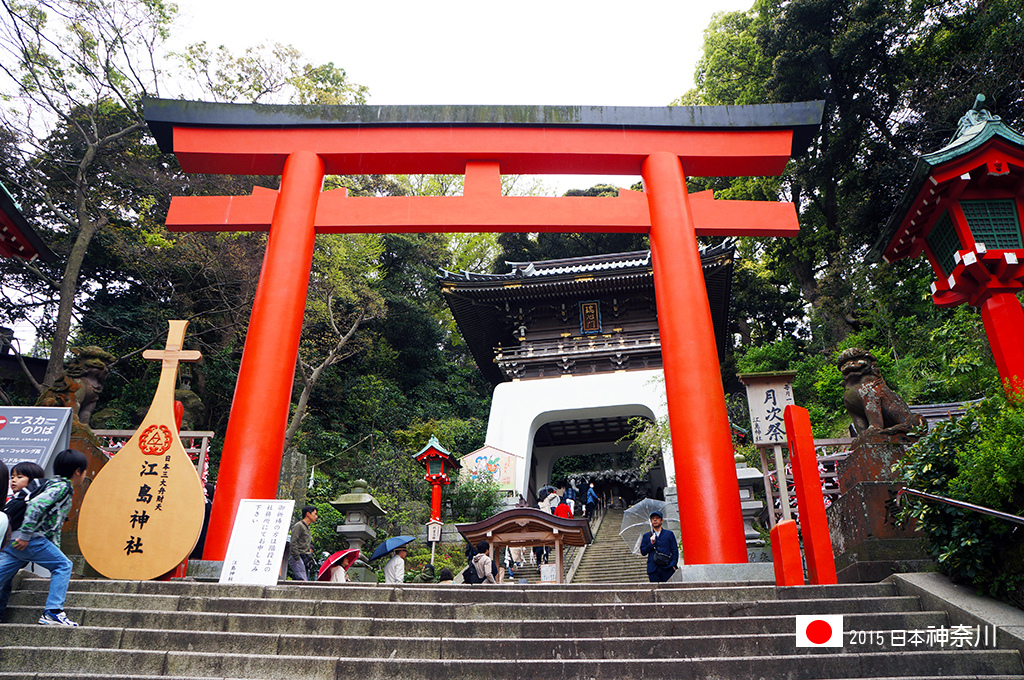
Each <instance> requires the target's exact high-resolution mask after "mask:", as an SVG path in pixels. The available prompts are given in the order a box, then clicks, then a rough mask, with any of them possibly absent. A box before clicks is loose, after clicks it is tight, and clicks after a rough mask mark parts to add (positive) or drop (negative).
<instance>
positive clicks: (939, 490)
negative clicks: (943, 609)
mask: <svg viewBox="0 0 1024 680" xmlns="http://www.w3.org/2000/svg"><path fill="white" fill-rule="evenodd" d="M896 471H897V472H898V473H899V476H900V481H902V482H903V483H904V484H906V485H907V487H909V488H912V489H915V490H917V491H923V492H925V493H931V494H936V495H939V496H945V497H947V498H953V499H956V500H961V501H967V502H969V503H973V504H975V505H980V506H983V507H986V508H990V509H992V510H999V511H1001V512H1006V513H1009V514H1012V515H1018V516H1021V515H1024V399H1022V398H1021V397H1019V396H1016V395H1014V396H1013V397H1011V398H1009V399H1008V398H1007V397H1006V396H1005V395H1004V394H1003V393H1002V391H1001V390H997V394H994V395H993V396H991V397H988V398H986V399H985V400H983V401H982V402H981V403H979V404H978V405H977V406H975V407H973V408H971V409H970V410H969V411H968V412H967V413H966V414H965V415H964V416H963V417H961V418H959V419H957V420H954V421H946V422H943V423H940V424H938V425H937V426H936V427H935V428H934V429H933V430H932V431H931V432H930V433H929V434H928V436H927V437H925V438H923V439H922V440H921V441H919V442H918V443H917V444H916V445H914V447H913V448H911V449H910V451H909V452H908V453H907V455H906V457H905V458H904V459H903V460H902V461H901V462H900V463H898V464H897V466H896ZM901 518H902V520H903V521H909V520H914V521H916V522H917V526H918V527H919V528H920V529H921V530H922V531H923V533H924V536H925V539H926V544H927V548H928V550H929V552H930V554H931V555H932V556H933V557H935V560H936V563H937V564H938V567H939V570H940V571H942V572H943V573H944V574H947V575H948V576H949V577H950V578H952V579H953V580H955V581H957V582H960V583H967V584H970V585H972V586H975V587H977V588H979V589H980V590H982V591H983V592H985V593H986V594H989V595H992V596H995V597H999V598H1001V599H1004V600H1006V601H1008V602H1012V603H1013V604H1015V605H1017V606H1018V607H1022V608H1024V536H1021V533H1020V531H1019V528H1017V525H1015V524H1013V523H1009V522H1006V521H1005V520H998V519H995V518H992V517H990V516H987V515H984V514H980V513H977V512H973V511H969V510H963V509H959V508H955V507H952V506H949V505H944V504H940V503H937V502H934V501H922V500H919V499H916V498H908V500H907V502H906V504H905V505H904V507H903V508H902V509H901ZM1015 528H1017V530H1015Z"/></svg>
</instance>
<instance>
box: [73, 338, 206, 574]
mask: <svg viewBox="0 0 1024 680" xmlns="http://www.w3.org/2000/svg"><path fill="white" fill-rule="evenodd" d="M168 323H169V324H170V330H169V332H168V336H167V346H166V348H165V349H163V350H147V351H146V352H144V353H143V355H142V356H143V357H145V358H146V359H153V360H156V359H159V360H161V362H162V366H161V369H160V383H159V384H158V385H157V388H156V394H155V395H154V396H153V403H152V404H151V405H150V407H149V412H148V413H146V416H145V418H143V420H142V423H141V424H140V425H139V428H138V430H136V432H135V434H134V435H132V438H131V439H129V440H128V443H127V444H125V445H124V447H123V448H122V449H121V450H120V451H118V452H117V454H116V455H115V456H114V457H113V458H112V459H111V460H110V461H108V462H107V464H106V465H104V466H103V469H102V470H100V472H99V474H97V475H96V478H95V479H94V480H93V482H92V484H90V485H89V491H88V493H87V494H86V495H85V498H84V499H83V501H82V510H81V515H80V516H79V523H78V542H79V545H80V546H81V548H82V554H83V555H84V556H85V559H86V561H87V562H88V563H89V564H90V565H91V566H92V567H93V568H94V569H95V570H96V571H98V572H100V573H101V574H103V575H104V576H106V577H107V578H114V579H133V580H146V579H152V578H156V577H158V576H161V575H163V574H166V573H167V572H169V571H170V570H171V569H174V568H175V567H176V566H177V565H178V564H180V563H181V562H182V560H184V559H185V558H186V557H188V554H189V553H190V552H191V551H192V549H193V548H194V547H195V544H196V541H197V540H198V539H199V533H200V531H201V530H202V527H203V506H204V498H203V487H202V483H201V482H200V480H199V474H198V473H197V472H196V469H195V467H193V465H192V461H191V460H189V457H188V454H187V453H185V449H184V447H183V446H182V445H181V439H180V438H179V436H178V425H177V421H176V419H175V417H174V387H175V381H176V379H177V375H178V362H180V361H198V360H199V358H200V356H201V355H200V354H199V352H197V351H194V350H182V349H181V347H182V344H183V342H184V339H185V328H186V327H187V326H188V322H187V321H169V322H168Z"/></svg>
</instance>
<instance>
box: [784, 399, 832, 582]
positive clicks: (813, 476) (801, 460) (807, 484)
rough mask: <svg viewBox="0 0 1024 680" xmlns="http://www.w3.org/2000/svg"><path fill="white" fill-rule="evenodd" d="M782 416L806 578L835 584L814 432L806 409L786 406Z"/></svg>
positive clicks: (830, 539) (830, 541)
mask: <svg viewBox="0 0 1024 680" xmlns="http://www.w3.org/2000/svg"><path fill="white" fill-rule="evenodd" d="M782 417H783V419H784V420H785V421H786V439H787V440H788V443H789V459H790V461H791V462H792V463H793V485H794V486H795V487H796V504H797V508H798V511H799V513H800V531H801V533H802V534H803V537H804V556H805V557H806V559H807V580H808V581H809V582H810V583H813V584H815V585H822V584H826V583H837V578H836V560H835V556H834V555H833V554H832V538H831V536H830V535H829V531H828V520H827V519H826V518H825V496H824V494H822V492H821V473H820V472H819V471H818V455H817V453H815V451H814V435H813V434H812V433H811V416H810V414H809V413H808V411H807V409H805V408H803V407H800V406H793V405H789V406H787V407H786V410H785V411H784V412H783V414H782Z"/></svg>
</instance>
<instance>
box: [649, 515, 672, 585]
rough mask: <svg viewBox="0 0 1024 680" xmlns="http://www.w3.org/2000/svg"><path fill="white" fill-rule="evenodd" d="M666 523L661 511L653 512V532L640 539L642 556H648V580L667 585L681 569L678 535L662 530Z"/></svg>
mask: <svg viewBox="0 0 1024 680" xmlns="http://www.w3.org/2000/svg"><path fill="white" fill-rule="evenodd" d="M664 521H665V518H664V516H663V515H662V514H661V511H660V510H654V511H652V512H651V530H650V531H648V532H647V533H646V534H644V535H643V538H641V539H640V554H641V555H647V580H648V581H650V582H651V583H665V582H666V581H668V580H669V579H670V578H672V574H674V573H676V570H677V569H679V566H678V565H679V546H678V544H677V543H676V535H675V534H673V533H672V532H671V531H669V530H668V529H662V528H661V524H662V522H664Z"/></svg>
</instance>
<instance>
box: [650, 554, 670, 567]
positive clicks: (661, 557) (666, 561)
mask: <svg viewBox="0 0 1024 680" xmlns="http://www.w3.org/2000/svg"><path fill="white" fill-rule="evenodd" d="M670 564H672V556H671V555H669V554H668V553H663V552H661V551H660V550H655V551H654V565H655V566H656V567H667V566H668V565H670Z"/></svg>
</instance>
